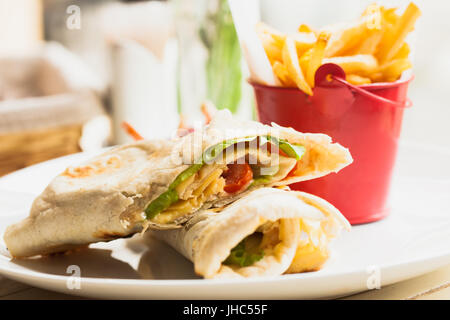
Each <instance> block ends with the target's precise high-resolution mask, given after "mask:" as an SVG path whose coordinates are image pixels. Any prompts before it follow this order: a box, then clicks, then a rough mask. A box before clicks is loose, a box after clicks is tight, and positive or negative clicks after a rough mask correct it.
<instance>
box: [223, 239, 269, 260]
mask: <svg viewBox="0 0 450 320" xmlns="http://www.w3.org/2000/svg"><path fill="white" fill-rule="evenodd" d="M255 234H260V233H259V232H257V233H255ZM255 234H252V235H250V236H248V237H246V238H245V239H244V240H242V241H241V242H239V244H238V245H237V246H236V247H234V248H233V249H231V251H230V255H229V256H228V257H227V259H226V260H225V261H224V262H223V263H224V264H227V265H238V266H240V267H248V266H251V265H252V264H254V263H255V262H257V261H259V260H261V259H262V258H263V257H264V251H263V250H262V249H260V248H259V247H258V246H255V245H254V241H252V242H253V246H252V245H251V244H250V245H249V242H250V241H249V239H250V238H251V237H254V236H255ZM258 238H259V239H258V240H259V241H258V240H257V241H258V242H259V243H260V242H261V240H262V234H261V235H260V236H258Z"/></svg>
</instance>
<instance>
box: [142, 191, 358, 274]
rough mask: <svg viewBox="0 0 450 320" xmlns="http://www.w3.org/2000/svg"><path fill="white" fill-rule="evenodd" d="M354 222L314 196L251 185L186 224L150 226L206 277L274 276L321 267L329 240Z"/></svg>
mask: <svg viewBox="0 0 450 320" xmlns="http://www.w3.org/2000/svg"><path fill="white" fill-rule="evenodd" d="M342 228H346V229H349V228H350V224H349V223H348V221H347V220H346V219H345V218H344V217H343V216H342V215H341V214H340V212H339V211H338V210H337V209H336V208H334V207H333V206H332V205H330V204H329V203H327V202H326V201H324V200H322V199H319V198H317V197H315V196H312V195H309V194H306V193H302V192H295V191H285V190H281V189H276V188H263V189H259V190H255V191H252V192H251V193H249V194H248V195H247V196H246V197H244V198H242V199H239V200H237V201H236V202H234V203H232V204H230V205H227V206H226V207H224V208H221V210H214V209H209V210H203V211H201V212H199V213H198V214H197V215H196V216H195V217H194V218H192V219H191V220H190V221H188V223H187V224H186V226H185V227H184V228H182V229H174V230H166V231H161V230H152V231H151V232H149V233H148V234H149V235H150V236H149V238H148V241H151V237H155V238H158V239H160V240H163V241H165V242H167V243H168V244H169V245H171V246H172V247H174V248H175V249H176V250H177V251H178V252H180V253H181V254H183V255H184V256H185V257H186V258H188V259H189V260H191V261H192V262H193V263H194V268H195V272H196V273H197V274H199V275H201V276H203V277H205V278H240V277H258V276H275V275H280V274H283V273H286V272H290V273H297V272H305V271H314V270H318V269H319V268H320V267H321V266H322V265H323V263H325V261H326V260H327V259H328V256H329V254H328V250H329V242H330V240H331V239H332V238H334V237H335V236H337V235H338V233H339V231H340V230H341V229H342Z"/></svg>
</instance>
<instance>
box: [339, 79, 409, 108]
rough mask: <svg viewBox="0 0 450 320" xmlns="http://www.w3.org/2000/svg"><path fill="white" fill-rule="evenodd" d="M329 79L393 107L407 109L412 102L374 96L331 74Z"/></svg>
mask: <svg viewBox="0 0 450 320" xmlns="http://www.w3.org/2000/svg"><path fill="white" fill-rule="evenodd" d="M331 78H332V79H333V80H336V81H337V82H339V83H342V84H344V85H346V86H348V87H350V88H351V89H353V90H355V91H356V92H358V93H360V94H362V95H364V96H366V97H368V98H371V99H374V100H378V101H382V102H384V103H387V104H390V105H391V106H393V107H403V108H409V107H411V106H412V101H411V100H410V99H409V98H406V101H404V102H399V101H394V100H390V99H387V98H384V97H381V96H379V95H376V94H374V93H372V92H370V91H367V90H364V89H363V88H360V87H358V86H355V85H353V84H351V83H349V82H347V81H345V80H344V79H342V78H341V77H337V76H335V75H333V74H332V75H331Z"/></svg>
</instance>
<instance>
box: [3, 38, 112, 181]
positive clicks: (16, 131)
mask: <svg viewBox="0 0 450 320" xmlns="http://www.w3.org/2000/svg"><path fill="white" fill-rule="evenodd" d="M81 71H82V66H80V62H79V61H78V60H77V59H76V57H74V56H72V55H71V54H70V52H68V51H67V50H65V49H64V48H62V47H61V46H58V45H55V44H49V45H46V46H44V47H43V49H42V51H41V52H38V53H36V54H34V55H31V56H26V57H0V176H1V175H4V174H6V173H8V172H12V171H14V170H17V169H20V168H24V167H26V166H29V165H31V164H35V163H38V162H41V161H44V160H49V159H52V158H56V157H60V156H63V155H67V154H71V153H75V152H79V151H81V149H80V146H79V141H80V138H81V136H82V132H83V125H84V124H86V123H87V122H88V121H90V120H91V119H94V118H95V117H97V116H99V115H101V114H104V111H103V107H102V103H101V98H100V96H99V94H98V92H97V91H96V90H95V88H94V87H93V86H92V85H90V82H89V77H88V76H86V75H85V74H84V73H83V72H81Z"/></svg>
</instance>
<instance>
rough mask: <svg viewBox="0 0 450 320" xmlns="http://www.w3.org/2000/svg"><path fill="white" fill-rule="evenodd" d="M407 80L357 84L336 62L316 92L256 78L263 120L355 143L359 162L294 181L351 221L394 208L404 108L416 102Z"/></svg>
mask: <svg viewBox="0 0 450 320" xmlns="http://www.w3.org/2000/svg"><path fill="white" fill-rule="evenodd" d="M412 78H413V77H412V76H411V77H409V78H408V79H406V80H399V81H396V82H393V83H375V84H368V85H362V86H354V85H351V84H350V83H348V82H346V81H345V73H344V71H343V70H342V69H341V68H340V67H339V66H337V65H335V64H325V65H323V66H321V67H320V68H319V69H318V70H317V72H316V75H315V88H314V89H313V93H314V94H313V96H311V97H309V96H307V95H306V94H305V93H303V92H302V91H300V90H298V89H296V88H282V87H271V86H265V85H261V84H257V83H251V84H252V86H253V88H254V91H255V96H256V102H257V109H258V115H259V120H260V121H261V122H262V123H266V124H270V123H271V122H275V123H277V124H279V125H281V126H286V127H293V128H294V129H296V130H298V131H300V132H312V133H325V134H327V135H329V136H331V137H332V138H333V140H334V141H336V142H339V143H340V144H342V145H343V146H345V147H347V148H349V149H350V152H351V154H352V156H353V159H354V162H353V163H352V164H351V165H350V166H348V167H346V168H344V169H343V170H341V171H340V172H339V173H338V174H329V175H327V176H325V177H322V178H319V179H315V180H311V181H305V182H301V183H297V184H295V185H292V186H291V188H292V189H295V190H302V191H305V192H309V193H312V194H315V195H318V196H320V197H322V198H324V199H326V200H328V201H329V202H330V203H332V204H333V205H335V206H336V207H337V208H338V209H339V210H341V212H342V213H343V214H344V216H345V217H346V218H347V219H348V220H349V221H350V223H352V224H360V223H367V222H372V221H376V220H379V219H382V218H384V217H385V216H386V215H388V213H389V208H388V206H387V203H386V202H387V201H386V200H387V196H388V192H389V185H390V180H391V175H392V169H393V167H394V162H395V158H396V154H397V142H398V138H399V135H400V129H401V124H402V118H403V110H404V109H405V108H406V107H409V106H411V103H410V101H409V100H408V99H407V89H408V84H409V82H410V81H411V80H412Z"/></svg>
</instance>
